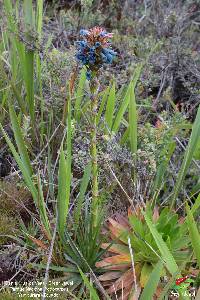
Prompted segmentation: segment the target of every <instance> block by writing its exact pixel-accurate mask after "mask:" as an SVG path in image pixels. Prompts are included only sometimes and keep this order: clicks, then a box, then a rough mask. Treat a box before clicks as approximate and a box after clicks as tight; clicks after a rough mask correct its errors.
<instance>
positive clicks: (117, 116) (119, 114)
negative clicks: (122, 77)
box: [112, 64, 143, 132]
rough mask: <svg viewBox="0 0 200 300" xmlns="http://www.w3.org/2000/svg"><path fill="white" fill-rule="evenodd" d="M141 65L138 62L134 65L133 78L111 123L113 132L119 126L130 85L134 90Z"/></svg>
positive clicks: (127, 100)
mask: <svg viewBox="0 0 200 300" xmlns="http://www.w3.org/2000/svg"><path fill="white" fill-rule="evenodd" d="M142 67H143V65H142V64H138V66H137V67H136V69H135V71H134V74H133V80H132V81H131V82H130V84H129V86H128V88H127V91H126V94H125V97H124V101H123V102H122V104H121V106H120V108H119V110H118V112H117V115H116V118H115V121H114V124H113V128H112V131H114V132H117V131H118V128H119V126H120V123H121V120H122V118H123V115H124V113H125V111H126V110H127V108H128V105H129V101H130V87H131V85H132V86H133V91H134V90H135V87H136V84H137V82H138V79H139V77H140V74H141V71H142Z"/></svg>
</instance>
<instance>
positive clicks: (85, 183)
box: [74, 163, 91, 228]
mask: <svg viewBox="0 0 200 300" xmlns="http://www.w3.org/2000/svg"><path fill="white" fill-rule="evenodd" d="M90 175H91V163H89V164H88V165H87V166H86V168H85V171H84V175H83V178H82V181H81V186H80V192H79V196H78V201H77V206H76V208H75V210H74V224H75V228H77V227H78V225H79V219H80V215H81V208H82V204H83V200H84V196H85V193H86V190H87V187H88V183H89V181H90Z"/></svg>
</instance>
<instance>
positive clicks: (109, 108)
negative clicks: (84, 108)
mask: <svg viewBox="0 0 200 300" xmlns="http://www.w3.org/2000/svg"><path fill="white" fill-rule="evenodd" d="M115 100H116V97H115V82H113V85H112V87H111V89H110V93H109V96H108V101H107V105H106V111H105V120H106V123H107V126H108V128H109V129H110V130H111V128H112V123H113V114H114V109H115Z"/></svg>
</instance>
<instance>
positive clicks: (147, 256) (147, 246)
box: [96, 207, 189, 300]
mask: <svg viewBox="0 0 200 300" xmlns="http://www.w3.org/2000/svg"><path fill="white" fill-rule="evenodd" d="M146 212H147V213H148V215H149V217H150V218H151V219H152V221H153V223H154V224H155V226H156V229H157V231H158V232H159V233H160V234H161V236H162V238H163V240H164V242H165V243H166V245H167V246H168V249H169V250H170V252H171V254H172V255H173V257H174V259H175V260H176V263H177V264H178V265H182V264H183V263H186V261H187V260H188V257H189V256H188V254H189V250H188V249H189V237H188V234H187V228H186V226H185V224H182V222H181V219H178V215H177V214H175V213H173V212H171V211H170V210H169V209H168V208H164V209H162V211H161V213H160V214H159V211H158V209H157V208H155V209H154V211H151V209H150V208H149V207H148V208H146ZM108 231H109V233H110V238H111V243H110V244H109V243H104V244H102V248H103V249H106V248H108V247H109V246H110V248H108V252H109V253H110V256H109V255H107V256H106V257H105V258H104V259H103V260H102V261H100V262H97V263H96V266H97V267H99V268H102V269H103V270H104V271H105V274H103V275H101V276H100V277H99V280H100V281H101V282H102V283H103V284H104V286H105V287H106V288H108V290H107V292H108V293H109V294H111V295H112V294H113V293H115V292H119V293H120V292H122V288H123V299H124V300H126V299H128V296H129V295H130V292H131V290H132V288H133V286H134V276H133V268H132V260H131V253H130V245H129V243H128V238H130V244H131V248H132V250H133V253H134V267H135V273H136V278H137V283H139V284H140V286H141V288H143V287H144V286H145V284H146V283H147V281H148V278H149V276H150V274H151V272H152V271H153V269H154V267H155V265H156V263H157V262H158V260H159V256H160V251H159V249H158V246H157V244H156V242H155V240H154V238H153V236H152V234H151V232H150V231H149V228H148V226H147V224H146V222H145V219H144V216H143V213H142V210H141V209H140V208H139V207H138V208H137V209H136V211H135V212H134V213H133V212H132V211H131V210H129V214H128V218H125V217H123V216H121V215H119V214H118V215H116V217H115V219H113V218H109V220H108ZM165 272H166V271H165V269H163V275H164V274H165ZM119 299H121V298H119Z"/></svg>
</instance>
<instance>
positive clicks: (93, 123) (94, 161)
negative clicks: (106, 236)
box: [90, 88, 99, 226]
mask: <svg viewBox="0 0 200 300" xmlns="http://www.w3.org/2000/svg"><path fill="white" fill-rule="evenodd" d="M91 92H93V93H92V97H91V137H90V138H91V140H90V143H91V144H90V155H91V160H92V212H93V217H94V219H93V220H94V226H96V225H97V221H98V208H99V205H98V204H99V203H98V200H99V188H98V163H97V105H98V102H97V101H98V97H97V95H98V88H96V89H95V92H94V90H93V89H92V88H91Z"/></svg>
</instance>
